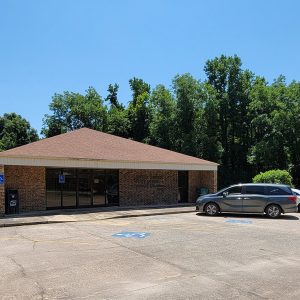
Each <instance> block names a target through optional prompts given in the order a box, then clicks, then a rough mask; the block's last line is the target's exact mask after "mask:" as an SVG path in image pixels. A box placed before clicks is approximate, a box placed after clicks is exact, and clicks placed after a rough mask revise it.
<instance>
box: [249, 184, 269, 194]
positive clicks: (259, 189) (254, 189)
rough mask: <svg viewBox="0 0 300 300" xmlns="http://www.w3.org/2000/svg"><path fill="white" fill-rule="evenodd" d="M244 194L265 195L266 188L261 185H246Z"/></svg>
mask: <svg viewBox="0 0 300 300" xmlns="http://www.w3.org/2000/svg"><path fill="white" fill-rule="evenodd" d="M244 194H255V195H264V194H265V188H264V187H263V186H260V185H246V186H244Z"/></svg>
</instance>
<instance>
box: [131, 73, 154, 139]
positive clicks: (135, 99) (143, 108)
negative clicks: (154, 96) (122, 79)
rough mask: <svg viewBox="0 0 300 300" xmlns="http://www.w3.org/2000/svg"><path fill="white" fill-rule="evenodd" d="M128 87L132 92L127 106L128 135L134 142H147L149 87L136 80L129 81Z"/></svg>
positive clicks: (140, 80)
mask: <svg viewBox="0 0 300 300" xmlns="http://www.w3.org/2000/svg"><path fill="white" fill-rule="evenodd" d="M129 85H130V88H131V91H132V100H131V101H130V102H129V106H128V117H129V122H130V133H129V135H130V137H131V138H133V139H134V140H136V141H140V142H148V141H149V98H150V85H149V84H147V83H146V82H144V81H143V80H142V79H138V78H133V79H130V80H129Z"/></svg>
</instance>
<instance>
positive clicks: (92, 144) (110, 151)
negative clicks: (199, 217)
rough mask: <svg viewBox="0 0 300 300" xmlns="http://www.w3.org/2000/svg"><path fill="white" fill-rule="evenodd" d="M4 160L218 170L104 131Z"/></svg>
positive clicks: (61, 138)
mask: <svg viewBox="0 0 300 300" xmlns="http://www.w3.org/2000/svg"><path fill="white" fill-rule="evenodd" d="M1 157H25V158H49V159H51V158H53V159H54V158H65V159H88V160H106V161H128V162H129V161H130V162H156V163H177V164H178V163H180V164H197V165H210V166H216V165H217V164H216V163H213V162H210V161H207V160H203V159H199V158H196V157H192V156H188V155H184V154H181V153H177V152H174V151H169V150H166V149H162V148H158V147H154V146H150V145H147V144H143V143H139V142H135V141H132V140H129V139H125V138H121V137H118V136H114V135H111V134H107V133H103V132H100V131H96V130H92V129H88V128H81V129H78V130H75V131H71V132H67V133H64V134H61V135H57V136H54V137H51V138H47V139H43V140H40V141H37V142H34V143H31V144H28V145H24V146H21V147H17V148H14V149H10V150H7V151H4V152H1V153H0V158H1Z"/></svg>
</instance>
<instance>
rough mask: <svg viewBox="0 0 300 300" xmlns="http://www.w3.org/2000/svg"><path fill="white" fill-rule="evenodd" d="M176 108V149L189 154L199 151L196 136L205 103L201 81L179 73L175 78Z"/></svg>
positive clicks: (195, 153)
mask: <svg viewBox="0 0 300 300" xmlns="http://www.w3.org/2000/svg"><path fill="white" fill-rule="evenodd" d="M173 90H174V94H175V101H176V110H175V121H174V133H175V136H176V140H175V141H174V150H176V151H179V152H182V153H185V154H188V155H197V153H199V151H198V148H199V145H198V144H197V139H196V138H195V136H196V135H197V132H198V133H200V132H201V131H200V130H199V129H198V131H197V130H196V127H197V124H198V126H199V123H198V122H197V121H198V118H201V116H202V112H203V105H204V103H203V102H204V95H203V92H202V89H201V85H200V82H199V81H198V80H196V79H195V78H193V77H192V76H191V75H190V74H183V75H177V76H175V78H174V79H173Z"/></svg>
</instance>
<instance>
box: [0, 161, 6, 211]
mask: <svg viewBox="0 0 300 300" xmlns="http://www.w3.org/2000/svg"><path fill="white" fill-rule="evenodd" d="M0 176H1V178H0V215H4V214H5V186H4V185H5V178H4V166H3V165H0ZM2 178H3V180H2Z"/></svg>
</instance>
